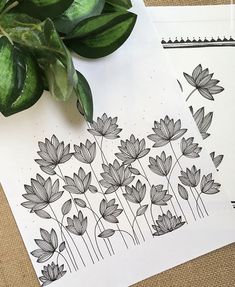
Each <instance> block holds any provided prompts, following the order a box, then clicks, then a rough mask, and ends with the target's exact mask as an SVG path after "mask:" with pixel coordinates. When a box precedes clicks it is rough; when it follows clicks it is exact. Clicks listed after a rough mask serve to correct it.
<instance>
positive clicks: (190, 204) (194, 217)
mask: <svg viewBox="0 0 235 287" xmlns="http://www.w3.org/2000/svg"><path fill="white" fill-rule="evenodd" d="M187 202H188V206H189V208H190V210H191V212H192V215H193V217H194V220H195V221H197V219H196V216H195V214H194V212H193V209H192V206H191V204H190V202H189V200H187Z"/></svg>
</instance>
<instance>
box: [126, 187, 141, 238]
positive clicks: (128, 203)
mask: <svg viewBox="0 0 235 287" xmlns="http://www.w3.org/2000/svg"><path fill="white" fill-rule="evenodd" d="M121 190H122V194H124V190H123V188H122V187H121ZM126 202H127V205H128V207H129V209H130V211H131V213H132V215H133V217H134V218H135V217H136V215H135V214H134V212H133V209H132V207H131V205H130V202H129V201H128V200H127V199H126ZM136 224H137V226H138V229H139V232H140V234H141V236H142V239H143V241H145V237H144V235H143V232H142V230H141V228H140V225H139V222H138V220H137V218H136ZM131 226H132V225H131Z"/></svg>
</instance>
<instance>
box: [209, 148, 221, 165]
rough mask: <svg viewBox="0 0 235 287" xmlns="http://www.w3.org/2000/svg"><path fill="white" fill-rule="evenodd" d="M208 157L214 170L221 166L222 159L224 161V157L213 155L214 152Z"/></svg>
mask: <svg viewBox="0 0 235 287" xmlns="http://www.w3.org/2000/svg"><path fill="white" fill-rule="evenodd" d="M210 156H211V159H212V161H213V163H214V165H215V167H216V168H218V167H219V166H220V164H221V162H222V161H223V159H224V155H222V154H221V155H217V156H216V155H215V152H211V153H210Z"/></svg>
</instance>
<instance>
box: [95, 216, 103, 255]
mask: <svg viewBox="0 0 235 287" xmlns="http://www.w3.org/2000/svg"><path fill="white" fill-rule="evenodd" d="M101 219H102V217H100V218H99V219H98V220H97V222H96V225H95V228H94V237H95V243H96V246H97V249H98V251H99V253H100V256H101V258H102V259H104V256H103V254H102V253H101V250H100V247H99V244H98V241H97V238H96V230H97V226H98V225H99V222H100V220H101Z"/></svg>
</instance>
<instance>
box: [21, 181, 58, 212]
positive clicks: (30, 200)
mask: <svg viewBox="0 0 235 287" xmlns="http://www.w3.org/2000/svg"><path fill="white" fill-rule="evenodd" d="M38 179H39V180H38ZM38 179H37V180H36V179H31V185H25V186H24V188H25V191H26V194H23V197H24V198H25V199H26V200H27V201H26V202H23V203H22V204H21V205H22V206H24V207H25V208H28V209H31V212H34V211H36V210H41V209H44V208H45V207H47V206H48V205H49V204H50V203H53V202H55V201H57V200H58V199H59V198H61V196H62V195H63V191H59V180H58V179H57V180H56V181H55V182H54V183H52V180H51V178H50V177H49V178H48V179H47V180H45V179H43V177H41V176H40V177H39V176H38Z"/></svg>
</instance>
